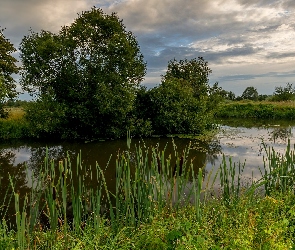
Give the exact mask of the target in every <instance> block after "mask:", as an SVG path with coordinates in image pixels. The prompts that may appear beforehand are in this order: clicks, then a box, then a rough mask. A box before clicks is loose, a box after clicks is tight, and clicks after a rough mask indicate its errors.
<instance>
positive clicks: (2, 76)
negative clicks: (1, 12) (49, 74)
mask: <svg viewBox="0 0 295 250" xmlns="http://www.w3.org/2000/svg"><path fill="white" fill-rule="evenodd" d="M3 31H4V30H3V29H0V118H5V117H6V116H7V113H6V112H5V111H4V105H3V103H4V102H5V100H6V99H7V98H9V99H12V98H14V97H16V96H17V92H16V90H15V88H16V85H15V83H14V82H15V81H14V79H13V78H12V77H11V75H12V74H14V73H17V72H18V67H17V66H16V64H15V63H16V61H17V60H16V59H15V58H14V57H13V56H12V55H11V54H12V53H13V52H15V51H16V49H15V48H14V46H13V44H12V43H11V42H10V41H9V40H8V39H6V38H5V36H4V34H3Z"/></svg>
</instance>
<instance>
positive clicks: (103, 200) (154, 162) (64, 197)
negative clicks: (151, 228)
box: [0, 138, 295, 249]
mask: <svg viewBox="0 0 295 250" xmlns="http://www.w3.org/2000/svg"><path fill="white" fill-rule="evenodd" d="M127 144H128V150H127V151H125V152H119V153H118V155H117V160H116V178H115V183H114V184H112V183H106V180H105V177H104V170H105V168H102V167H101V166H99V165H98V164H96V166H95V167H94V168H93V169H92V170H89V171H90V172H85V168H84V167H83V166H82V160H81V158H82V156H81V154H79V155H78V156H77V161H76V164H75V165H76V166H75V167H74V166H73V164H72V161H71V160H70V157H69V156H67V158H65V159H64V160H62V161H59V162H55V161H54V160H49V159H48V155H46V157H45V160H44V165H43V166H42V167H41V169H40V172H39V173H38V174H36V175H35V177H34V178H33V180H34V181H33V185H32V186H33V188H32V191H31V193H30V194H27V195H26V196H25V197H19V194H18V193H17V191H15V190H14V188H13V187H14V183H13V180H12V178H11V185H12V188H13V190H14V191H13V192H14V198H15V201H14V202H15V220H16V223H15V228H14V229H13V228H9V226H8V225H7V224H6V221H5V220H4V219H3V220H2V222H1V223H0V233H1V237H2V239H1V241H0V246H1V247H3V246H7V247H10V249H12V248H16V247H17V248H18V249H33V247H34V246H36V245H38V242H37V241H38V239H40V238H44V237H45V238H46V241H44V242H46V243H44V242H43V247H44V249H50V248H53V247H54V246H57V244H61V245H62V248H63V249H71V248H73V247H74V245H77V244H79V243H77V242H74V241H73V240H72V238H71V237H73V236H74V235H77V236H78V235H84V234H85V232H88V231H91V234H93V235H102V232H101V231H102V228H104V227H105V225H109V226H110V228H111V231H112V233H110V235H113V237H114V238H113V240H114V241H116V237H119V235H120V234H121V233H122V232H125V231H126V230H127V231H128V230H131V229H132V228H133V229H135V228H141V227H142V226H143V225H146V224H149V223H152V222H153V221H154V219H155V218H156V217H157V216H159V214H163V213H164V214H169V216H170V215H171V214H175V215H176V216H177V214H178V213H179V212H180V211H183V208H184V207H190V206H192V207H193V208H194V210H193V211H194V214H195V217H194V218H195V219H194V220H195V223H197V224H196V225H201V224H202V223H203V222H204V221H203V215H204V214H203V211H204V209H205V208H206V204H210V198H208V196H207V193H208V192H212V187H213V186H214V182H215V180H216V178H217V180H219V182H220V186H221V187H220V192H219V194H220V198H221V199H220V202H221V204H224V205H225V206H227V207H230V206H232V205H238V204H240V203H239V202H240V200H239V199H240V197H241V194H242V193H243V192H242V183H241V178H242V173H243V168H244V165H243V164H238V165H236V164H233V163H232V161H231V160H229V161H226V159H225V158H224V159H223V163H222V164H221V166H220V168H219V169H218V171H217V173H216V174H215V176H214V178H213V180H211V185H208V183H207V184H205V183H203V182H204V176H203V174H204V173H205V171H204V170H202V169H195V168H194V166H193V164H192V162H189V161H188V157H187V156H188V153H189V147H188V148H187V149H185V150H184V151H182V152H181V153H178V151H177V148H176V146H175V151H174V152H173V154H174V155H173V157H172V155H171V154H170V155H168V156H167V155H166V154H165V153H166V152H165V149H164V150H162V151H161V150H158V148H157V147H156V148H153V147H152V148H146V147H145V146H144V145H143V146H141V145H138V146H136V147H135V148H136V150H135V153H132V152H131V151H130V144H131V140H130V138H129V139H128V140H127ZM172 159H174V160H172ZM294 160H295V159H294V151H293V150H291V148H290V143H289V145H288V147H287V150H286V153H285V154H284V155H278V154H277V153H276V152H275V151H274V150H269V151H268V154H267V159H265V165H264V171H261V173H262V179H261V180H259V181H257V182H254V181H253V182H252V183H251V185H250V187H249V188H248V191H249V190H250V192H248V193H250V194H251V195H252V194H253V192H254V191H255V190H256V189H257V188H258V187H260V186H262V185H264V188H265V195H267V196H269V195H271V192H272V191H273V190H275V191H279V192H281V193H284V192H294V185H293V183H294V182H293V181H294V179H293V178H294V173H295V171H294V162H295V161H294ZM106 167H108V166H106ZM86 176H91V181H93V182H95V183H96V184H97V185H96V187H95V188H86V185H85V180H86V178H85V177H86ZM111 185H114V188H110V187H111ZM111 190H114V191H111ZM244 193H247V192H244ZM203 194H204V195H203ZM213 196H214V197H216V198H217V194H216V193H215V194H214V195H213ZM13 230H15V232H16V234H15V237H14V238H13V240H12V238H10V236H9V235H10V234H11V232H13ZM173 232H174V231H173ZM179 232H180V231H175V232H174V233H172V234H170V236H169V237H170V238H169V239H172V241H171V242H174V241H173V239H174V238H175V237H176V238H177V237H180V236H179V235H181V233H179ZM44 234H45V235H46V236H44ZM131 234H132V233H131ZM176 238H175V239H176ZM99 240H101V239H98V241H99ZM104 240H105V239H104ZM168 241H169V240H168ZM91 242H92V241H91ZM1 244H2V245H1ZM5 244H6V245H5ZM44 244H45V245H44ZM171 244H172V243H171ZM173 244H176V243H175V242H174V243H173ZM92 249H95V248H92Z"/></svg>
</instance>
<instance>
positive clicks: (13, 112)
mask: <svg viewBox="0 0 295 250" xmlns="http://www.w3.org/2000/svg"><path fill="white" fill-rule="evenodd" d="M5 111H7V112H8V118H6V119H3V118H2V119H1V120H8V121H10V120H21V119H22V118H23V117H24V114H25V111H24V109H23V108H22V107H13V108H5Z"/></svg>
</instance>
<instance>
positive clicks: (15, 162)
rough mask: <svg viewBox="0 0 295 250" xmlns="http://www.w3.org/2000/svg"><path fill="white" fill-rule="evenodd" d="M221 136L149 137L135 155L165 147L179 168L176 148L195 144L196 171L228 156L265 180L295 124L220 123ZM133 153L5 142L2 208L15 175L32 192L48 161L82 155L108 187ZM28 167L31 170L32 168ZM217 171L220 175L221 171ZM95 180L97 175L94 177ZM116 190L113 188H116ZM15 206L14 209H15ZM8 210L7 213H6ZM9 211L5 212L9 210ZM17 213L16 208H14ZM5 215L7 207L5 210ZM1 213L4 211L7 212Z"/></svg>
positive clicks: (106, 145) (97, 145)
mask: <svg viewBox="0 0 295 250" xmlns="http://www.w3.org/2000/svg"><path fill="white" fill-rule="evenodd" d="M219 123H220V124H221V126H220V132H219V133H218V134H217V135H216V136H215V137H214V138H213V139H212V141H211V142H209V143H205V142H202V141H198V140H189V139H180V138H174V139H173V140H172V138H149V139H144V140H139V139H133V141H132V148H131V151H132V152H133V153H132V154H135V153H134V152H135V145H140V146H141V147H142V148H143V149H147V148H148V147H151V146H153V147H157V148H158V149H159V150H163V149H164V148H165V154H166V155H165V157H168V156H169V154H171V163H172V164H171V165H172V166H174V164H175V162H176V158H175V155H174V149H175V147H176V148H177V151H178V156H179V157H180V156H181V155H182V151H183V150H184V149H185V148H186V147H187V146H188V145H189V144H190V145H191V150H190V153H189V156H188V157H189V159H188V160H189V161H192V162H193V164H194V166H195V172H197V169H198V168H199V167H204V168H205V171H204V172H205V173H208V172H209V171H211V170H212V169H213V170H214V171H215V172H216V170H217V169H218V167H219V165H220V164H221V161H222V155H223V154H224V155H225V157H226V159H227V160H228V158H229V157H231V158H232V161H233V162H241V164H244V163H245V169H244V172H243V175H244V178H246V179H251V178H252V177H254V178H255V179H259V178H260V170H259V167H263V164H264V163H263V158H262V156H263V155H264V154H265V153H264V146H266V147H268V146H271V147H274V148H275V149H276V150H277V151H281V152H283V151H284V150H285V148H286V144H287V141H288V139H290V142H291V144H294V143H295V140H294V137H293V135H294V131H295V122H294V123H293V124H292V123H290V122H287V123H286V122H278V121H258V120H252V121H251V120H249V119H248V120H247V121H245V120H226V121H224V120H223V121H219ZM126 150H127V144H126V140H114V141H101V142H91V143H87V144H81V143H69V142H62V143H61V142H30V141H10V142H6V143H2V144H0V181H1V183H0V184H1V185H0V193H1V196H0V197H1V198H0V206H2V204H3V203H7V202H6V201H7V199H9V198H10V197H9V196H6V198H5V199H6V201H5V200H4V197H5V193H6V191H7V190H10V191H11V187H10V180H9V175H10V176H12V177H13V179H14V182H15V185H16V186H15V191H16V192H19V193H20V194H21V195H23V194H24V193H26V192H28V191H29V188H30V187H31V185H32V181H31V176H32V174H33V173H38V171H39V169H40V166H42V165H43V164H44V163H43V162H44V158H45V156H46V155H48V157H49V159H55V162H56V166H57V164H58V161H60V160H62V159H64V158H66V157H67V156H68V157H69V158H70V159H71V161H72V164H73V165H72V166H73V168H74V169H75V165H76V156H77V154H79V153H81V154H82V165H83V168H84V169H83V172H84V173H85V172H86V173H90V172H95V170H96V168H95V166H96V162H97V163H98V164H99V165H100V166H101V167H102V168H103V169H105V168H106V166H108V167H107V168H106V170H105V178H106V181H107V182H108V183H110V184H111V183H113V182H114V179H115V178H116V175H115V161H116V159H117V156H118V153H119V152H124V151H126ZM26 166H27V170H26ZM215 172H214V173H215ZM94 176H95V174H94ZM86 178H88V179H86V180H85V185H86V187H87V186H89V187H92V188H93V186H95V185H97V183H96V182H95V180H94V179H92V178H91V176H90V175H88V176H87V177H86ZM110 189H112V187H111V185H110ZM10 206H11V207H9V208H8V209H10V208H13V207H12V205H10ZM6 210H7V209H6ZM6 210H5V211H6ZM12 210H13V209H12ZM1 211H2V214H0V217H1V216H2V215H3V213H4V212H3V211H4V210H3V209H2V210H1ZM1 211H0V212H1Z"/></svg>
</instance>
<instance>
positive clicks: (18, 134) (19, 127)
mask: <svg viewBox="0 0 295 250" xmlns="http://www.w3.org/2000/svg"><path fill="white" fill-rule="evenodd" d="M6 111H8V118H6V119H4V118H0V139H20V138H26V137H29V132H28V131H29V129H28V123H27V122H26V120H25V119H24V114H25V111H24V110H23V108H21V107H13V108H6Z"/></svg>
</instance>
